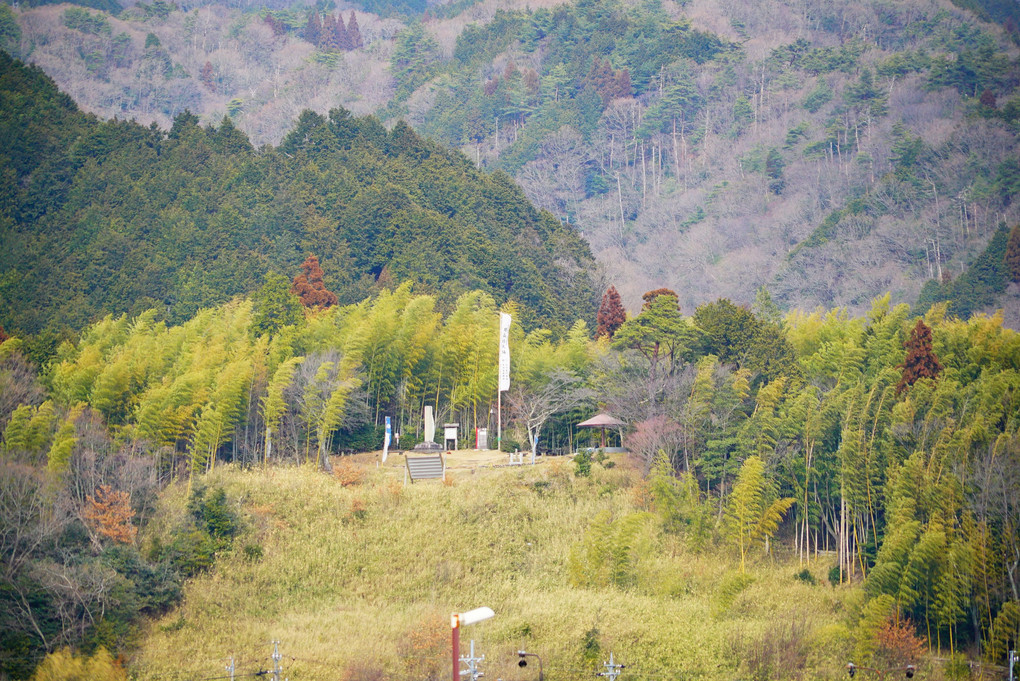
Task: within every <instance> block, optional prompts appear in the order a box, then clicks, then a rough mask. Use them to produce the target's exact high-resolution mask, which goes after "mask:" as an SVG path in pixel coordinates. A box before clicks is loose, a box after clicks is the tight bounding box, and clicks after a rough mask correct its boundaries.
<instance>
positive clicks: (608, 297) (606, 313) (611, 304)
mask: <svg viewBox="0 0 1020 681" xmlns="http://www.w3.org/2000/svg"><path fill="white" fill-rule="evenodd" d="M597 321H598V324H599V326H598V330H597V331H596V332H595V336H596V337H597V338H601V337H602V336H606V337H607V338H612V337H613V334H614V333H616V330H617V329H618V328H620V326H621V325H622V324H623V323H624V322H625V321H627V312H626V311H625V310H624V309H623V302H622V301H621V300H620V294H619V293H618V292H617V290H616V287H615V286H610V287H609V289H608V290H607V291H606V292H605V294H603V296H602V305H601V306H600V307H599V312H598V317H597Z"/></svg>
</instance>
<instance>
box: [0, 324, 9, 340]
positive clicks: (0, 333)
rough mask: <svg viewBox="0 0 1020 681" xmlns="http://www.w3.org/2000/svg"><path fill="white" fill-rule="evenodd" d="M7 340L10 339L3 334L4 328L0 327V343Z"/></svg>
mask: <svg viewBox="0 0 1020 681" xmlns="http://www.w3.org/2000/svg"><path fill="white" fill-rule="evenodd" d="M8 338H10V336H8V335H7V334H6V333H4V327H2V326H0V343H3V342H4V341H5V340H7V339H8Z"/></svg>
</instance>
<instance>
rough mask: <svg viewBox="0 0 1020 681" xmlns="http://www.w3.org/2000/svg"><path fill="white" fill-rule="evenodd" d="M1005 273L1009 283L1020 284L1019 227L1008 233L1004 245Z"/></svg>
mask: <svg viewBox="0 0 1020 681" xmlns="http://www.w3.org/2000/svg"><path fill="white" fill-rule="evenodd" d="M1006 273H1007V274H1008V275H1009V280H1010V281H1016V282H1020V225H1016V226H1015V227H1013V229H1011V230H1010V231H1009V241H1008V242H1007V243H1006Z"/></svg>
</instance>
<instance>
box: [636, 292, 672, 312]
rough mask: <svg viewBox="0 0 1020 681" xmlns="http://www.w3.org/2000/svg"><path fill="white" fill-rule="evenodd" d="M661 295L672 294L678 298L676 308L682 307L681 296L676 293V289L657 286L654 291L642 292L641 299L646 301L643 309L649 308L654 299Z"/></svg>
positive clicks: (642, 306)
mask: <svg viewBox="0 0 1020 681" xmlns="http://www.w3.org/2000/svg"><path fill="white" fill-rule="evenodd" d="M659 296H672V297H673V298H675V299H676V309H678V310H679V309H680V296H678V295H677V294H676V291H674V290H673V289H670V288H657V289H655V290H654V291H646V292H645V293H642V294H641V300H643V301H645V302H644V304H643V305H641V309H642V310H647V309H648V308H650V307H651V306H652V301H653V300H655V299H656V298H658V297H659Z"/></svg>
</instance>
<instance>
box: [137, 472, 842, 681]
mask: <svg viewBox="0 0 1020 681" xmlns="http://www.w3.org/2000/svg"><path fill="white" fill-rule="evenodd" d="M464 456H471V455H470V454H465V453H459V454H456V455H454V458H455V460H457V459H459V458H460V457H464ZM345 466H350V467H351V468H352V469H356V470H358V473H359V475H360V476H362V477H361V481H360V482H357V483H353V484H352V483H351V478H352V477H353V476H351V475H350V472H349V471H348V473H346V474H345V476H346V477H345V480H346V482H347V483H348V484H346V485H344V484H341V482H340V481H339V478H330V477H327V476H324V475H322V474H318V473H315V472H314V471H312V470H310V469H307V468H289V469H275V470H272V471H269V472H259V471H251V472H242V471H237V470H234V469H222V470H220V471H218V472H217V473H215V474H214V475H213V476H212V477H210V478H208V479H207V483H208V484H210V485H213V486H222V488H224V489H225V490H226V491H227V496H228V498H229V499H231V500H236V503H237V504H238V507H239V508H240V509H241V510H242V511H243V513H244V515H245V516H246V517H247V518H248V519H249V527H250V529H249V531H248V534H246V535H245V536H244V537H242V538H239V540H238V541H237V542H235V546H237V547H238V548H237V549H236V550H234V551H232V552H230V553H228V554H226V555H223V556H221V557H219V558H218V560H217V563H216V565H215V567H214V568H213V570H212V571H211V572H210V573H208V574H207V575H204V576H201V577H199V578H197V579H195V580H194V581H192V582H191V583H189V585H188V586H187V587H186V592H185V598H184V602H183V604H182V605H181V606H180V607H179V608H178V609H176V610H175V611H173V612H171V613H169V614H168V615H166V616H165V617H164V618H162V619H161V620H159V621H158V622H156V623H154V625H153V626H152V627H150V628H149V630H148V633H147V634H146V635H145V636H144V637H143V639H142V641H141V645H140V648H139V651H138V653H137V654H136V655H135V656H134V658H133V660H132V668H133V669H135V670H137V673H138V674H139V676H138V678H140V679H157V678H164V677H166V676H167V675H171V676H172V675H174V674H179V675H183V676H185V677H199V676H202V675H213V674H214V673H215V672H216V670H217V669H218V668H219V667H221V666H222V664H223V660H224V659H226V658H227V657H228V656H230V655H234V656H235V658H236V659H237V660H238V673H239V674H241V673H252V672H254V671H257V670H258V669H259V668H262V669H265V668H267V666H266V665H267V660H266V658H267V656H268V654H269V652H271V650H270V647H269V645H268V642H269V641H270V640H279V641H280V642H281V650H282V652H283V653H284V655H285V657H284V669H285V672H286V674H287V675H288V676H289V677H290V678H292V679H298V678H340V677H345V678H380V677H381V678H407V679H413V678H419V679H420V678H443V677H444V676H447V675H448V674H449V664H450V663H449V614H450V613H451V612H457V611H464V610H468V609H471V608H474V607H478V606H482V605H485V606H489V607H491V608H492V609H493V610H494V611H495V612H496V617H495V618H493V619H492V620H491V621H489V622H486V623H483V624H479V625H476V626H474V627H471V628H469V629H465V632H464V634H463V636H464V639H465V646H466V644H467V640H468V639H474V640H475V641H476V645H477V646H478V652H479V653H483V654H484V655H485V658H486V662H485V664H484V665H483V669H484V671H485V673H486V676H490V677H498V678H513V679H517V678H524V677H525V673H524V672H523V671H522V670H520V669H518V668H517V666H516V662H517V656H516V651H518V650H522V649H526V650H528V651H531V652H535V653H538V654H539V655H541V656H542V658H543V661H544V670H545V674H546V676H547V678H550V679H568V678H576V677H578V676H582V675H587V674H589V673H591V672H594V671H595V670H596V667H597V666H598V665H600V664H601V663H602V662H603V661H604V659H605V660H608V656H609V653H610V652H612V653H613V654H614V655H615V658H616V659H617V660H618V661H621V662H624V663H625V664H628V665H629V669H630V674H637V675H640V676H656V675H661V674H670V675H675V676H682V677H700V678H708V679H715V678H719V679H723V678H732V677H733V676H734V675H736V674H745V673H752V674H753V673H758V674H763V673H765V674H771V673H776V674H783V675H784V676H783V677H782V678H787V676H786V675H788V674H794V675H799V674H806V675H808V676H810V677H811V678H832V679H835V678H839V677H840V676H842V675H843V674H844V672H843V669H842V667H843V665H844V664H845V661H844V660H845V659H848V658H847V657H846V656H848V655H850V654H851V649H852V644H853V641H854V629H853V628H852V627H851V626H850V621H851V619H852V618H851V617H850V613H852V612H854V610H855V608H856V607H859V605H855V604H859V602H860V601H859V596H860V594H859V593H858V592H857V591H856V590H855V589H852V588H838V589H834V588H833V587H831V586H829V585H828V584H827V583H826V582H825V577H824V575H825V574H826V573H827V571H828V567H829V563H830V562H831V561H832V557H831V556H827V555H822V556H819V557H818V558H817V559H815V560H813V562H812V563H811V565H810V566H808V569H807V570H806V571H805V572H804V573H803V575H802V576H801V577H800V578H795V575H796V574H798V573H800V571H801V567H799V566H798V565H797V564H796V561H794V562H793V563H790V562H789V558H788V557H785V552H784V551H783V550H782V549H781V548H780V549H779V556H778V557H775V558H767V557H765V556H757V557H756V558H755V560H754V565H753V567H752V569H751V570H750V572H749V573H747V574H745V575H740V574H738V573H737V572H736V570H735V566H734V565H733V564H732V563H730V561H729V560H728V558H727V557H726V556H727V552H726V551H725V550H721V551H716V550H713V551H709V552H707V553H702V552H697V551H694V550H692V548H691V547H690V546H689V545H688V544H687V543H686V542H685V541H684V540H683V538H682V537H680V536H678V535H675V534H671V533H668V532H664V531H663V527H662V525H661V519H659V518H658V517H657V516H655V515H654V514H653V513H650V512H649V511H648V506H647V505H645V504H643V503H642V499H644V500H645V501H646V502H647V500H648V498H647V496H646V495H647V488H646V487H644V486H642V484H641V483H640V477H639V476H637V477H636V476H635V475H634V474H633V473H632V472H629V471H624V470H621V467H619V466H618V467H614V468H612V469H608V470H607V469H604V468H602V467H601V466H596V470H595V471H594V472H593V474H592V476H591V478H578V477H575V476H574V474H573V472H572V470H571V469H572V468H573V466H572V464H570V462H568V461H565V460H552V461H546V462H543V463H541V464H540V465H538V466H536V467H530V466H528V467H523V468H512V469H511V468H500V469H489V470H488V471H487V472H486V473H485V474H471V473H468V472H462V470H461V469H460V467H459V466H456V465H455V466H454V473H453V476H452V481H451V482H450V483H449V484H446V485H444V484H442V483H440V482H429V483H418V484H415V485H409V486H406V487H404V486H401V485H400V484H399V482H397V481H396V480H395V478H394V476H393V475H390V474H389V473H390V472H392V471H379V470H376V469H375V468H374V465H369V466H364V465H363V464H361V463H357V462H347V463H346V464H340V463H338V464H337V466H336V467H337V469H338V470H343V469H344V468H345ZM184 493H185V490H184V488H183V487H182V488H179V489H178V490H176V492H172V493H171V494H168V495H167V497H166V500H165V503H166V507H165V508H164V509H163V511H162V512H161V516H163V517H167V518H172V517H173V516H174V511H173V509H174V508H179V507H180V505H181V504H182V503H183V502H184ZM153 536H158V530H157V531H155V533H154V535H153ZM254 545H257V546H258V547H260V551H258V556H259V557H258V558H257V559H252V558H251V557H250V556H251V555H252V554H254V553H256V552H255V551H254V550H253V549H249V548H243V547H247V546H254ZM603 571H605V572H603ZM812 581H815V582H816V583H814V584H812ZM787 646H788V647H787ZM181 650H187V651H188V654H187V655H184V656H181V655H179V654H178V652H176V651H181ZM770 668H771V669H772V670H773V671H771V672H769V671H766V670H767V669H770ZM534 674H537V670H534V671H532V670H531V669H530V668H529V670H528V672H527V678H531V676H532V675H534ZM763 678H764V677H763ZM770 678H775V677H771V676H770Z"/></svg>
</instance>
